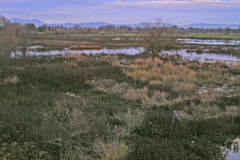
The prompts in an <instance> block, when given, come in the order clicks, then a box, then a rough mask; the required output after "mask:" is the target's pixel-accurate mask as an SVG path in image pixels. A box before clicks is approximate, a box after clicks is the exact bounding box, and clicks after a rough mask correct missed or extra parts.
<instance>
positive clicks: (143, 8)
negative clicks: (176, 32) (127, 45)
mask: <svg viewBox="0 0 240 160" xmlns="http://www.w3.org/2000/svg"><path fill="white" fill-rule="evenodd" d="M0 15H4V16H5V17H6V18H9V19H11V18H21V19H39V20H41V21H44V22H46V23H68V22H72V23H74V22H79V23H81V22H108V23H115V24H123V23H140V22H144V21H145V20H146V19H148V18H152V17H157V16H159V17H164V20H170V21H171V22H172V23H173V24H190V23H225V24H233V23H234V24H238V23H239V21H240V0H98V1H97V0H92V1H91V0H90V1H87V0H0Z"/></svg>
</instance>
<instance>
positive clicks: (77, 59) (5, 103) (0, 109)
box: [0, 54, 240, 160]
mask: <svg viewBox="0 0 240 160" xmlns="http://www.w3.org/2000/svg"><path fill="white" fill-rule="evenodd" d="M123 59H124V61H123ZM0 67H1V69H0V75H1V76H0V88H1V100H0V132H1V135H0V136H1V137H0V158H3V159H4V158H5V159H131V160H132V159H149V160H150V159H220V158H223V155H222V154H221V153H222V152H221V147H222V146H227V144H228V143H227V142H229V143H231V140H232V139H234V138H236V137H237V136H239V134H238V131H239V127H240V126H239V122H240V118H239V111H240V109H239V91H238V90H239V82H240V77H239V71H240V65H239V64H238V63H237V64H236V65H232V66H230V67H228V66H226V65H225V64H224V63H222V62H217V63H214V64H207V63H204V64H200V63H198V62H191V61H180V59H178V57H177V56H169V57H165V58H163V57H161V56H155V57H150V56H149V55H144V54H141V55H134V56H133V55H124V54H119V55H103V54H102V55H90V56H86V55H78V56H66V57H40V58H19V59H5V60H1V62H0ZM174 111H175V112H174ZM175 113H177V115H178V116H179V118H180V119H181V121H179V119H177V117H176V116H174V114H175Z"/></svg>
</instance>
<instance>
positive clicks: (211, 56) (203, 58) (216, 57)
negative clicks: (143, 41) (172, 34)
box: [12, 46, 240, 63]
mask: <svg viewBox="0 0 240 160" xmlns="http://www.w3.org/2000/svg"><path fill="white" fill-rule="evenodd" d="M37 48H42V46H30V47H29V48H28V49H27V52H26V56H57V55H61V56H65V55H79V54H87V55H89V54H99V53H105V54H118V53H123V54H128V55H135V54H139V53H142V52H144V50H145V49H144V48H143V47H124V48H117V49H109V48H102V49H99V50H70V49H68V48H65V49H63V50H50V51H37ZM160 54H163V55H164V56H166V55H176V54H178V55H180V56H181V58H182V60H185V59H189V60H197V61H200V62H214V61H227V63H231V62H234V61H240V55H231V54H230V55H227V54H219V53H209V52H205V53H201V54H199V53H197V52H190V53H189V52H187V50H186V49H182V50H178V51H162V53H160ZM21 55H22V53H21V52H20V51H18V52H15V56H16V57H18V56H21ZM12 57H14V54H13V53H12Z"/></svg>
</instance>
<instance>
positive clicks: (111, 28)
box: [37, 24, 240, 34]
mask: <svg viewBox="0 0 240 160" xmlns="http://www.w3.org/2000/svg"><path fill="white" fill-rule="evenodd" d="M37 30H38V32H45V33H46V34H97V33H99V32H100V33H104V32H106V33H143V32H144V28H142V27H135V28H133V27H130V26H125V25H123V26H118V27H116V26H115V25H106V26H100V27H98V28H92V27H82V26H80V25H75V26H73V27H69V28H67V27H63V25H58V26H50V25H45V24H43V25H41V26H38V28H37ZM169 31H170V32H171V33H178V34H188V33H211V34H213V33H222V34H236V33H240V28H239V29H231V28H229V27H226V28H211V29H204V28H193V27H190V28H188V29H184V28H182V27H181V28H179V27H177V26H176V25H173V26H171V27H169Z"/></svg>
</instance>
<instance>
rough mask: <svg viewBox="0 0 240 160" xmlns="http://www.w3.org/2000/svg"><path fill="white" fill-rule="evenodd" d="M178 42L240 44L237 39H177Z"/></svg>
mask: <svg viewBox="0 0 240 160" xmlns="http://www.w3.org/2000/svg"><path fill="white" fill-rule="evenodd" d="M177 42H179V43H190V44H209V45H240V41H239V40H204V39H177Z"/></svg>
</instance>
